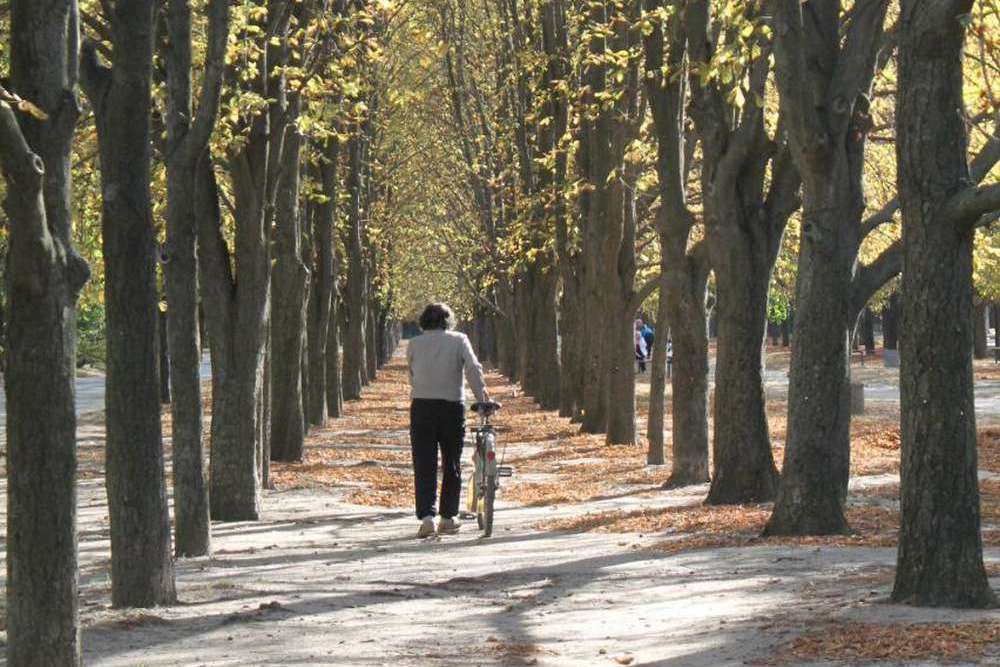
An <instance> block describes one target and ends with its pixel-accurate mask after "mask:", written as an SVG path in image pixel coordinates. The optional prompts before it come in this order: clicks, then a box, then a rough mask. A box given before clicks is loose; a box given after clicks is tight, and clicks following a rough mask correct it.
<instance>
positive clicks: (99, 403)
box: [0, 355, 212, 442]
mask: <svg viewBox="0 0 1000 667" xmlns="http://www.w3.org/2000/svg"><path fill="white" fill-rule="evenodd" d="M210 377H212V365H211V362H210V361H209V358H208V355H205V356H204V357H202V360H201V379H202V380H207V379H209V378H210ZM104 379H105V378H104V376H103V375H96V376H91V377H80V378H77V379H76V414H77V416H79V415H83V414H87V413H89V412H99V411H101V410H103V409H104ZM6 441H7V395H6V394H5V393H4V388H3V383H2V382H0V442H6Z"/></svg>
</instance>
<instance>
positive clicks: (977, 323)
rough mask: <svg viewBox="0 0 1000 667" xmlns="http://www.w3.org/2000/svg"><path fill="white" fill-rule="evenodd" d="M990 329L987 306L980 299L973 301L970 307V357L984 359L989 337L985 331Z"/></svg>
mask: <svg viewBox="0 0 1000 667" xmlns="http://www.w3.org/2000/svg"><path fill="white" fill-rule="evenodd" d="M989 328H990V312H989V309H988V307H987V304H986V302H985V301H983V300H982V299H974V305H973V307H972V341H973V343H972V350H973V353H972V356H973V357H974V358H976V359H985V358H986V356H987V350H986V348H987V347H989V340H988V338H989V336H988V334H987V331H988V330H989Z"/></svg>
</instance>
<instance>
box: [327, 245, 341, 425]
mask: <svg viewBox="0 0 1000 667" xmlns="http://www.w3.org/2000/svg"><path fill="white" fill-rule="evenodd" d="M336 256H337V252H336V249H334V257H336ZM336 264H337V262H336V261H335V262H334V265H335V266H336ZM336 275H337V272H336V270H334V276H336ZM333 284H334V288H333V293H332V294H331V295H330V325H329V326H328V327H327V338H326V411H327V413H328V414H329V415H330V417H331V418H334V419H336V418H337V417H341V416H343V414H344V390H343V384H342V378H343V370H342V366H341V358H342V357H341V350H340V332H341V328H340V309H341V304H340V297H339V295H338V290H337V287H336V279H334V283H333Z"/></svg>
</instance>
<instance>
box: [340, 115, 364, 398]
mask: <svg viewBox="0 0 1000 667" xmlns="http://www.w3.org/2000/svg"><path fill="white" fill-rule="evenodd" d="M347 153H348V162H349V165H348V168H349V170H350V171H349V174H348V189H349V191H350V193H351V208H350V210H349V211H348V227H347V242H346V243H345V249H346V251H347V262H348V270H347V295H346V296H347V300H346V302H345V303H344V304H343V305H344V315H345V318H346V320H347V330H346V331H345V336H344V338H345V340H344V360H343V363H344V369H343V373H344V377H343V391H344V398H345V399H346V400H357V399H359V398H361V387H362V386H363V385H364V377H365V375H366V369H365V365H366V355H365V329H366V324H367V320H368V317H367V312H366V310H367V307H366V306H367V304H366V302H365V288H366V285H367V282H368V272H367V270H366V266H365V259H364V246H363V245H362V243H361V225H362V222H361V216H362V210H361V208H362V206H363V202H364V197H363V194H362V193H363V191H364V175H363V170H364V167H363V159H364V158H363V153H364V139H363V137H362V136H361V135H360V128H356V131H355V134H354V135H352V136H351V138H350V139H349V141H348V148H347Z"/></svg>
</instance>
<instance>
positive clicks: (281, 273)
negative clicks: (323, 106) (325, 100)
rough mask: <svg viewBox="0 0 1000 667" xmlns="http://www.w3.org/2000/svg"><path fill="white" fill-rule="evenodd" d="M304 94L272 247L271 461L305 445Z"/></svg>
mask: <svg viewBox="0 0 1000 667" xmlns="http://www.w3.org/2000/svg"><path fill="white" fill-rule="evenodd" d="M300 108H301V99H300V97H299V96H298V95H297V94H296V95H295V98H294V99H293V100H292V101H291V102H290V103H289V109H288V112H287V125H286V130H285V142H284V148H283V155H282V167H281V172H282V173H281V183H280V185H279V186H278V194H277V207H276V211H275V223H276V224H275V226H274V230H275V242H274V246H273V263H272V267H271V271H272V275H273V278H272V280H273V288H272V289H273V290H274V300H273V306H272V316H271V346H272V349H271V382H272V386H271V390H272V391H271V401H270V405H271V451H270V460H272V461H301V460H302V455H303V450H304V448H305V427H304V423H305V418H304V416H303V410H304V407H303V396H302V353H303V348H302V332H303V331H305V327H306V319H305V318H306V298H305V297H306V281H307V280H308V277H309V271H308V269H307V268H306V265H305V262H304V261H303V255H302V253H303V251H302V223H301V218H300V210H299V182H300V172H299V160H300V157H301V148H302V135H300V134H299V132H298V128H297V127H296V122H297V119H298V115H299V110H300Z"/></svg>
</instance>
